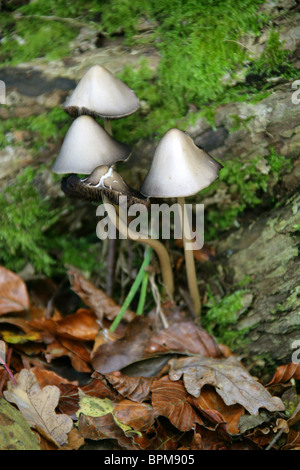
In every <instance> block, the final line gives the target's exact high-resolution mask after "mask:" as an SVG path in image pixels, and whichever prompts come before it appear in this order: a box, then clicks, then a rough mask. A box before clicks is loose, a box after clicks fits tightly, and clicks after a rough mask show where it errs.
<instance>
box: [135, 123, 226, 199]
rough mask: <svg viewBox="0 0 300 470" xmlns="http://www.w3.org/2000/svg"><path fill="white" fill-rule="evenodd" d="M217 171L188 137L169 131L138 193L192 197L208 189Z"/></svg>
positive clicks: (156, 152)
mask: <svg viewBox="0 0 300 470" xmlns="http://www.w3.org/2000/svg"><path fill="white" fill-rule="evenodd" d="M221 168H222V165H221V164H220V163H218V162H217V161H216V160H214V159H213V158H212V157H211V156H210V155H208V154H207V153H206V152H204V150H201V149H199V147H197V146H196V145H195V144H194V142H193V139H192V138H191V137H190V136H189V135H188V134H186V133H185V132H183V131H180V130H179V129H170V130H169V131H168V132H167V133H166V134H165V135H164V136H163V138H162V139H161V140H160V142H159V144H158V146H157V148H156V151H155V153H154V157H153V161H152V165H151V168H150V170H149V173H148V175H147V176H146V178H145V180H144V182H143V184H142V186H141V188H140V191H141V193H142V194H144V196H147V197H162V198H164V197H166V198H168V197H187V196H192V195H193V194H196V193H198V192H199V191H201V189H203V188H206V187H207V186H209V185H210V184H211V183H212V182H213V181H214V180H215V179H216V178H217V177H218V171H219V170H220V169H221Z"/></svg>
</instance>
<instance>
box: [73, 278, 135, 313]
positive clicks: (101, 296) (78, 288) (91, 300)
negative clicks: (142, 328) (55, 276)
mask: <svg viewBox="0 0 300 470" xmlns="http://www.w3.org/2000/svg"><path fill="white" fill-rule="evenodd" d="M68 275H69V278H70V282H71V288H72V289H73V291H74V292H76V294H77V295H78V296H79V297H80V298H81V300H82V301H83V302H84V303H85V304H86V305H87V306H88V307H90V308H91V309H92V310H93V311H94V312H95V314H96V315H97V317H98V318H99V320H100V321H102V320H103V318H104V317H106V318H107V319H108V320H114V318H115V317H116V316H117V315H118V313H119V311H120V308H121V307H120V306H119V305H118V304H117V303H116V302H115V301H114V300H113V299H112V298H111V297H109V296H108V295H107V294H106V293H105V292H104V291H103V290H101V289H99V288H97V287H95V286H94V284H92V283H91V282H90V281H88V280H87V279H85V278H84V277H83V276H82V275H81V274H80V273H79V272H78V271H76V270H75V269H71V270H69V271H68ZM134 317H135V312H132V311H131V310H127V311H126V312H125V314H124V316H123V319H124V320H126V321H131V320H133V318H134Z"/></svg>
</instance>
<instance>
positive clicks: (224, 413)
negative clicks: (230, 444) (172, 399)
mask: <svg viewBox="0 0 300 470" xmlns="http://www.w3.org/2000/svg"><path fill="white" fill-rule="evenodd" d="M188 402H189V403H190V404H191V405H193V406H194V407H196V408H197V409H198V410H199V411H201V412H202V413H204V416H207V417H209V418H210V419H211V420H213V421H214V422H215V423H216V424H217V423H218V424H220V423H225V428H226V431H227V432H228V433H229V434H239V433H240V429H239V427H238V424H239V421H240V418H241V416H243V415H244V413H245V410H244V408H243V407H242V406H241V405H231V406H227V405H226V404H225V403H224V401H223V400H222V398H221V397H220V395H218V393H217V392H216V391H215V389H214V388H213V387H211V386H207V385H205V386H204V387H203V388H202V390H201V394H200V395H199V397H198V398H195V397H188Z"/></svg>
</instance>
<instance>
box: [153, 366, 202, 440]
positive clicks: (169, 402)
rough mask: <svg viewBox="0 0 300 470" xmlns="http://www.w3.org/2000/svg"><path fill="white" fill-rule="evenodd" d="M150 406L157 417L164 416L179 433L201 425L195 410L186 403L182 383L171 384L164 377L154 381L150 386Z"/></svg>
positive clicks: (185, 392) (186, 395)
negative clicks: (196, 424)
mask: <svg viewBox="0 0 300 470" xmlns="http://www.w3.org/2000/svg"><path fill="white" fill-rule="evenodd" d="M151 392H152V406H153V409H154V411H155V413H156V414H157V415H158V416H165V417H166V418H168V419H169V420H170V422H171V423H172V424H173V426H175V427H176V428H177V429H179V430H180V431H189V430H190V429H193V427H194V426H195V423H198V424H203V422H202V420H201V418H200V416H198V414H197V412H196V411H195V409H194V408H193V407H192V406H191V405H190V404H189V403H188V401H187V398H188V393H187V391H186V389H185V387H184V385H183V383H182V381H181V380H180V381H176V382H171V381H170V379H169V377H168V376H167V375H166V376H164V377H162V378H161V379H158V380H154V382H153V384H152V386H151Z"/></svg>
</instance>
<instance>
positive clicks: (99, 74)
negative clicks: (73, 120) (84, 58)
mask: <svg viewBox="0 0 300 470" xmlns="http://www.w3.org/2000/svg"><path fill="white" fill-rule="evenodd" d="M139 106H140V102H139V99H138V98H137V96H136V94H135V93H134V91H133V90H131V89H130V88H129V87H128V86H127V85H126V84H125V83H124V82H122V81H121V80H119V79H118V78H117V77H115V76H114V75H113V74H112V73H111V72H110V71H109V70H107V69H106V68H105V67H103V66H102V65H94V66H93V67H91V68H90V69H89V70H88V71H87V72H86V73H85V75H84V76H83V77H82V78H81V80H80V82H79V83H78V85H77V87H76V88H75V90H74V91H73V93H72V94H71V96H70V97H69V98H68V99H67V100H66V102H65V104H64V105H63V109H64V110H65V111H66V112H67V113H69V114H70V115H72V116H79V115H81V114H89V115H90V116H93V117H95V118H97V117H100V118H103V119H104V128H105V130H106V131H107V132H109V133H111V130H110V120H111V119H119V118H122V117H125V116H129V115H130V114H133V113H134V112H135V111H137V109H138V108H139Z"/></svg>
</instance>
